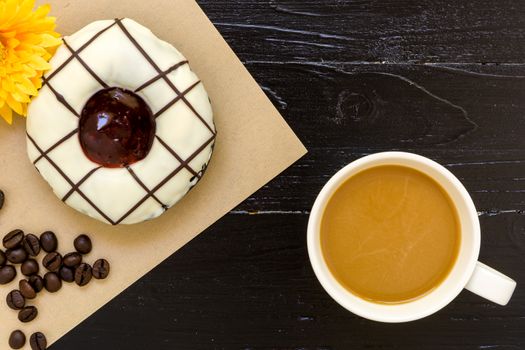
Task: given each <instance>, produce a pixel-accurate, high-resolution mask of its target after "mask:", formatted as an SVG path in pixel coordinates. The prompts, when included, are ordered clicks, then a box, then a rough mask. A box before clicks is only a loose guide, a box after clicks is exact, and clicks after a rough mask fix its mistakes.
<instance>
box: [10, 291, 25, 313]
mask: <svg viewBox="0 0 525 350" xmlns="http://www.w3.org/2000/svg"><path fill="white" fill-rule="evenodd" d="M5 301H6V303H7V306H9V307H10V308H11V309H13V310H21V309H23V308H24V306H26V298H24V296H23V295H22V293H20V291H19V290H17V289H15V290H12V291H11V292H9V294H7V297H6V298H5Z"/></svg>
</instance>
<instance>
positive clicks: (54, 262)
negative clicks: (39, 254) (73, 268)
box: [42, 252, 62, 272]
mask: <svg viewBox="0 0 525 350" xmlns="http://www.w3.org/2000/svg"><path fill="white" fill-rule="evenodd" d="M42 265H44V267H45V268H46V269H48V270H49V271H52V272H57V271H58V269H60V266H62V256H61V255H60V254H59V253H57V252H52V253H48V254H47V255H46V256H44V259H43V260H42Z"/></svg>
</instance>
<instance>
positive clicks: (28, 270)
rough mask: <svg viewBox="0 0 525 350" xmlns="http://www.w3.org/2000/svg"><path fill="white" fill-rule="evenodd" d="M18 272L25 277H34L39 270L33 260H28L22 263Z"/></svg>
mask: <svg viewBox="0 0 525 350" xmlns="http://www.w3.org/2000/svg"><path fill="white" fill-rule="evenodd" d="M20 270H21V271H22V274H24V275H26V276H31V275H36V274H37V273H38V271H39V270H40V266H39V265H38V263H37V262H36V260H35V259H29V260H27V261H24V263H23V264H22V267H20Z"/></svg>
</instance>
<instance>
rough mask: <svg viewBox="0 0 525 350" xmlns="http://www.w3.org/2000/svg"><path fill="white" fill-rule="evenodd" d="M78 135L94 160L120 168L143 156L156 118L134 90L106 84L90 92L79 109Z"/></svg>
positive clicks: (150, 139) (146, 153)
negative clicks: (87, 98)
mask: <svg viewBox="0 0 525 350" xmlns="http://www.w3.org/2000/svg"><path fill="white" fill-rule="evenodd" d="M79 137H80V144H81V146H82V149H83V150H84V153H85V154H86V156H87V157H88V158H89V159H91V160H92V161H93V162H95V163H98V164H100V165H102V166H104V167H107V168H121V167H125V166H128V165H130V164H133V163H135V162H138V161H140V160H142V159H144V158H146V156H147V155H148V153H149V151H150V150H151V146H152V145H153V139H154V137H155V118H154V116H153V113H152V112H151V109H150V108H149V106H148V105H147V104H146V102H144V100H143V99H142V98H141V97H140V96H138V95H137V94H135V93H133V92H131V91H128V90H124V89H120V88H108V89H104V90H101V91H99V92H97V93H96V94H95V95H93V96H92V97H91V98H90V99H89V101H88V102H87V104H86V106H85V107H84V109H83V110H82V115H81V116H80V126H79Z"/></svg>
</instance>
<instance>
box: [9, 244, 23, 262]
mask: <svg viewBox="0 0 525 350" xmlns="http://www.w3.org/2000/svg"><path fill="white" fill-rule="evenodd" d="M5 255H6V256H7V260H9V261H10V262H12V263H13V264H21V263H23V262H24V261H26V260H27V252H26V250H25V249H24V248H21V247H20V248H14V249H8V250H6V252H5Z"/></svg>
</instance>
